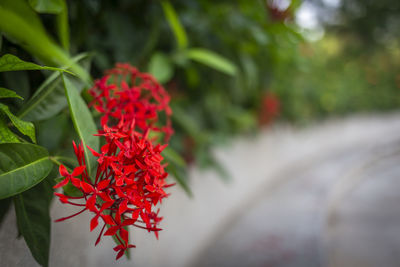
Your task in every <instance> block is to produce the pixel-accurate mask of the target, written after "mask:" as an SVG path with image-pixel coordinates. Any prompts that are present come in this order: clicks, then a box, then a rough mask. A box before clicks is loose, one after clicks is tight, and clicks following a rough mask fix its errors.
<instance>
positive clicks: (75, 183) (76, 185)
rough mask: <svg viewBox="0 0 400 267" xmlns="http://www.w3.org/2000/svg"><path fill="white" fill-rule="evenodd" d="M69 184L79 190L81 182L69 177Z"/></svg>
mask: <svg viewBox="0 0 400 267" xmlns="http://www.w3.org/2000/svg"><path fill="white" fill-rule="evenodd" d="M71 183H72V184H73V185H74V186H75V187H76V188H81V180H79V179H78V178H74V177H71Z"/></svg>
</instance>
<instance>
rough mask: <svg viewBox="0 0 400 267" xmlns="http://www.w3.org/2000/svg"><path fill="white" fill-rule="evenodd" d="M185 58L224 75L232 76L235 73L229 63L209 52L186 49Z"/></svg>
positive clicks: (201, 49) (202, 49)
mask: <svg viewBox="0 0 400 267" xmlns="http://www.w3.org/2000/svg"><path fill="white" fill-rule="evenodd" d="M186 56H187V57H188V58H189V59H191V60H194V61H197V62H199V63H202V64H204V65H206V66H209V67H210V68H213V69H215V70H218V71H221V72H223V73H225V74H228V75H232V76H234V75H236V73H237V67H236V66H235V65H234V64H233V63H232V62H231V61H229V60H228V59H226V58H224V57H222V56H220V55H218V54H217V53H214V52H212V51H210V50H207V49H204V48H191V49H188V51H187V53H186Z"/></svg>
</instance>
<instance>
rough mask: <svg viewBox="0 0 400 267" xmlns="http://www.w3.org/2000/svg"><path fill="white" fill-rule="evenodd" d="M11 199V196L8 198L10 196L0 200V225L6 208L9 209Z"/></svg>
mask: <svg viewBox="0 0 400 267" xmlns="http://www.w3.org/2000/svg"><path fill="white" fill-rule="evenodd" d="M11 200H12V198H10V197H9V198H6V199H2V200H0V226H1V223H2V222H3V219H4V217H5V216H6V214H7V212H8V210H9V209H10V206H11Z"/></svg>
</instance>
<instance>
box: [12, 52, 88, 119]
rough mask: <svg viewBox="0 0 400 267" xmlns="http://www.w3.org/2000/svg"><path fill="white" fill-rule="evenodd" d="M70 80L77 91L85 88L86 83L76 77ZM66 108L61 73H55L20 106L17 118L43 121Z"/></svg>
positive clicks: (85, 55) (83, 58)
mask: <svg viewBox="0 0 400 267" xmlns="http://www.w3.org/2000/svg"><path fill="white" fill-rule="evenodd" d="M87 57H88V55H87V54H81V55H78V56H76V57H74V58H73V59H72V62H73V63H75V62H80V61H83V60H85V59H86V58H87ZM67 68H68V67H67ZM70 80H71V82H73V84H74V86H75V87H77V88H78V90H79V91H81V90H82V89H83V88H84V87H85V86H86V81H82V80H81V79H79V78H77V77H71V78H70ZM66 106H67V100H66V99H65V93H64V85H63V83H62V79H61V73H59V72H55V73H53V74H52V75H50V76H49V77H48V78H47V79H46V80H45V81H44V82H43V83H42V84H41V85H40V86H39V88H38V89H37V90H36V91H35V93H34V94H33V95H32V97H31V98H30V99H29V100H28V101H27V102H26V103H25V104H24V105H23V106H22V108H21V109H20V110H19V112H18V116H19V117H20V118H25V119H26V120H30V121H36V120H44V119H48V118H51V117H53V116H54V115H56V114H57V113H59V112H60V111H61V110H62V109H64V108H65V107H66Z"/></svg>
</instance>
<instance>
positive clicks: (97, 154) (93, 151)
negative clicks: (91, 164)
mask: <svg viewBox="0 0 400 267" xmlns="http://www.w3.org/2000/svg"><path fill="white" fill-rule="evenodd" d="M86 147H87V148H88V149H89V150H90V152H92V154H93V156H95V157H100V156H101V154H100V153H98V152H97V151H96V150H94V149H93V148H91V147H90V146H86Z"/></svg>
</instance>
